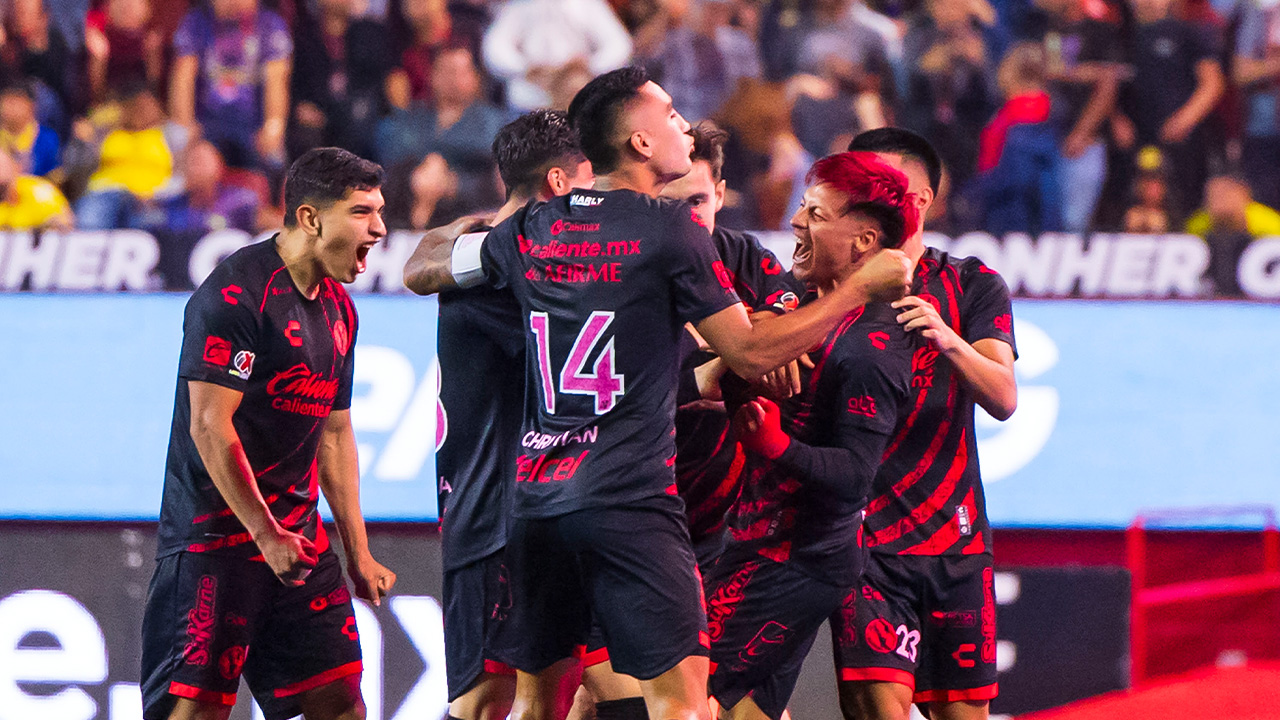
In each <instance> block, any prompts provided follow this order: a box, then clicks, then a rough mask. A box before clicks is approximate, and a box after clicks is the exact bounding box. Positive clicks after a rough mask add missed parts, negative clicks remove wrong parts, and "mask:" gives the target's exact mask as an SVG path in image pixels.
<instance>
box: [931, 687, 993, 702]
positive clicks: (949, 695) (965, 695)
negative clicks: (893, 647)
mask: <svg viewBox="0 0 1280 720" xmlns="http://www.w3.org/2000/svg"><path fill="white" fill-rule="evenodd" d="M999 694H1000V685H999V684H998V683H992V684H990V685H984V686H982V687H979V688H972V689H970V690H925V691H924V692H918V693H915V694H914V695H912V696H911V701H912V702H918V703H920V702H960V701H961V700H994V699H995V697H996V695H999Z"/></svg>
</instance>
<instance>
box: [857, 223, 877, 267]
mask: <svg viewBox="0 0 1280 720" xmlns="http://www.w3.org/2000/svg"><path fill="white" fill-rule="evenodd" d="M850 249H851V250H852V251H853V260H854V261H855V262H856V261H857V260H858V258H861V257H863V256H864V255H867V254H869V253H874V252H875V251H877V250H879V249H880V229H879V228H877V227H874V226H867V227H865V228H863V229H862V232H859V233H858V234H857V235H854V236H853V245H852V246H851V248H850Z"/></svg>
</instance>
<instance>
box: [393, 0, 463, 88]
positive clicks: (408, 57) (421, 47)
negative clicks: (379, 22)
mask: <svg viewBox="0 0 1280 720" xmlns="http://www.w3.org/2000/svg"><path fill="white" fill-rule="evenodd" d="M402 8H403V13H404V19H405V22H406V24H407V25H408V26H409V30H410V32H411V37H410V41H409V45H408V47H406V48H405V49H404V52H403V53H401V55H400V67H399V68H398V69H397V70H396V72H397V73H403V74H404V75H405V78H406V79H407V80H408V82H409V88H410V90H411V97H412V99H413V100H414V101H415V102H421V103H428V104H430V102H431V100H432V95H431V65H432V63H434V62H435V57H436V55H438V54H439V53H440V51H441V50H443V49H444V48H445V47H446V45H447V44H448V43H449V40H450V38H451V37H452V36H453V19H452V18H451V17H450V16H449V8H448V5H447V4H446V2H445V0H404V4H403V5H402Z"/></svg>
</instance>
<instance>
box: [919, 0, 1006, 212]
mask: <svg viewBox="0 0 1280 720" xmlns="http://www.w3.org/2000/svg"><path fill="white" fill-rule="evenodd" d="M925 9H926V13H925V15H924V17H922V18H921V19H919V20H918V21H917V22H916V23H915V24H913V25H912V26H911V29H909V30H908V31H907V35H906V37H905V38H904V40H903V47H904V50H905V55H906V57H907V58H910V59H911V60H912V61H913V62H914V65H913V66H912V67H911V68H910V70H909V79H908V82H907V97H906V98H905V101H904V103H903V106H902V125H904V126H905V127H907V128H909V129H911V130H914V131H916V132H918V133H920V134H921V135H923V136H924V137H925V138H926V139H928V140H929V142H931V143H933V146H934V147H936V148H938V152H939V153H940V154H941V155H942V162H943V164H944V165H945V166H946V167H947V168H948V170H949V172H950V173H951V178H952V182H953V187H954V188H956V189H957V190H961V189H963V188H964V186H965V185H966V184H967V183H968V180H969V178H970V177H971V176H972V175H973V171H974V165H975V163H976V160H977V152H978V146H977V138H978V133H979V132H980V131H981V129H982V127H983V125H984V124H986V121H987V119H988V118H989V117H990V116H991V112H992V110H994V109H995V108H994V106H995V102H994V98H993V96H992V94H991V91H990V85H991V75H992V67H993V66H992V63H991V60H990V57H989V55H988V50H987V47H986V45H985V43H984V42H983V39H982V31H981V25H980V21H981V19H982V18H983V17H985V15H984V14H983V13H982V12H979V11H980V10H981V9H982V8H981V7H979V6H978V5H977V4H975V3H972V2H970V0H926V2H925ZM955 204H959V198H958V197H957V198H953V205H955Z"/></svg>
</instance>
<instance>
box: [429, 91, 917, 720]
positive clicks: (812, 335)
mask: <svg viewBox="0 0 1280 720" xmlns="http://www.w3.org/2000/svg"><path fill="white" fill-rule="evenodd" d="M569 117H570V119H571V121H572V122H573V125H574V129H575V130H577V131H578V139H579V143H580V144H581V147H582V150H583V153H584V154H585V155H586V156H587V158H588V159H589V160H590V161H591V164H592V167H593V168H594V169H595V171H596V173H597V175H596V187H597V190H595V191H585V190H575V191H573V192H571V193H569V194H568V195H567V196H564V197H560V198H556V199H555V200H552V201H551V202H548V203H544V204H534V205H530V206H527V207H525V208H523V209H521V210H520V211H518V212H517V213H516V214H515V215H513V216H512V217H511V218H509V219H508V220H507V221H506V222H504V223H502V224H501V225H499V226H498V227H497V228H495V229H494V230H493V231H491V232H490V233H488V235H487V237H486V238H485V239H484V241H483V242H472V243H463V242H460V243H456V244H454V245H453V247H452V252H453V253H454V254H455V255H456V256H457V257H455V258H454V259H453V260H452V261H451V262H448V263H442V264H441V266H440V267H436V268H434V269H433V272H432V273H431V275H432V281H433V283H435V284H437V285H439V286H442V287H448V286H450V285H454V284H459V283H458V280H459V279H460V280H462V281H463V283H464V284H465V283H466V282H476V281H478V280H481V279H482V280H483V281H487V282H488V283H489V284H491V285H493V286H495V287H499V288H501V287H508V288H510V289H511V290H512V292H513V293H514V294H515V296H516V299H517V300H518V301H519V303H520V305H521V310H522V312H523V313H524V316H525V319H524V322H525V323H526V325H525V327H526V328H527V334H526V353H527V358H528V360H527V372H526V383H527V385H526V386H527V387H528V388H529V390H528V392H526V395H525V397H526V406H525V422H524V427H523V428H522V431H523V432H522V435H521V438H520V443H521V455H520V457H518V458H517V462H516V493H515V508H514V512H513V516H514V520H513V522H512V526H511V528H510V537H509V541H508V567H509V571H510V578H511V587H512V593H513V616H514V617H515V618H516V623H517V626H518V627H519V628H520V632H521V633H522V635H523V637H524V640H525V642H524V643H523V647H522V648H521V652H520V653H518V657H517V658H516V663H515V664H516V667H517V669H518V670H519V671H520V672H518V673H517V691H516V701H515V705H514V707H513V710H512V714H513V717H515V718H518V719H520V720H525V719H526V718H546V717H549V716H550V710H551V705H552V699H553V698H554V695H555V692H556V690H557V685H558V681H559V678H560V675H561V673H562V672H563V671H564V670H565V669H566V668H567V667H568V664H567V663H566V662H563V661H565V660H568V659H569V658H571V656H572V653H573V650H574V648H575V646H576V645H578V644H580V643H582V642H583V640H584V639H585V634H586V632H587V630H588V627H589V624H590V622H591V619H592V615H593V613H594V616H595V618H596V619H597V620H598V621H599V623H600V625H601V628H602V630H603V633H604V637H605V641H606V643H607V645H608V647H609V650H610V657H611V660H612V662H613V665H614V668H615V669H616V670H618V671H619V672H622V673H624V674H628V675H631V676H633V677H635V678H637V679H639V680H640V681H641V688H642V691H643V693H644V698H645V703H646V705H647V708H648V712H649V716H650V717H651V718H654V719H655V720H657V719H658V718H665V719H670V718H690V719H692V718H700V719H702V720H706V718H707V717H708V715H709V713H708V707H707V703H706V678H707V659H706V656H705V653H706V645H705V628H706V617H705V614H704V613H703V610H702V605H701V602H700V596H701V586H700V584H699V583H698V580H697V575H696V569H695V561H694V557H693V552H692V549H691V547H690V543H689V535H688V530H687V528H686V527H685V521H684V513H683V504H682V503H681V501H680V499H679V498H678V497H677V496H676V495H675V476H674V471H673V469H672V465H673V464H674V462H675V444H674V439H673V436H674V434H675V433H674V427H673V414H674V409H675V408H674V396H675V388H676V382H677V363H678V360H679V357H678V353H677V345H678V342H679V338H680V333H681V332H683V327H684V324H685V323H686V322H692V323H693V324H694V325H695V327H696V329H697V330H698V332H699V333H700V334H701V335H702V336H703V337H704V338H706V340H707V341H708V342H709V343H710V344H711V346H712V347H713V348H715V349H716V350H718V351H719V353H720V355H721V356H722V357H724V358H725V360H726V362H727V363H728V364H729V366H730V368H732V369H734V370H735V371H736V372H738V373H739V374H740V375H742V376H744V377H756V376H760V375H763V374H765V373H766V372H769V371H771V370H773V369H774V368H776V367H778V366H780V365H783V364H785V363H787V362H789V361H790V360H792V359H794V358H796V357H798V356H799V355H800V354H801V353H803V352H804V351H805V350H807V349H808V348H809V347H811V346H812V345H813V344H815V343H817V342H819V341H820V340H821V339H822V338H823V337H824V336H825V334H826V332H827V331H828V330H830V329H831V328H832V327H834V326H835V324H836V323H837V322H839V320H840V318H842V317H844V315H845V314H846V313H847V312H848V311H849V310H851V309H852V308H855V307H858V306H860V305H862V304H864V303H866V302H867V301H869V300H871V299H873V298H878V297H897V296H899V295H900V293H901V292H903V291H904V290H905V280H906V279H907V278H906V276H905V270H906V266H905V257H904V256H902V255H900V254H898V255H893V254H885V253H881V254H880V255H879V256H877V258H876V259H875V260H873V261H872V262H870V263H868V264H867V265H865V266H864V267H863V268H861V269H860V271H859V272H858V273H857V275H856V276H855V278H854V279H853V280H852V281H851V282H849V283H847V284H845V285H842V286H841V287H840V288H837V289H836V291H835V292H833V293H831V294H830V295H828V296H826V297H824V298H821V299H819V300H818V301H816V302H814V303H813V304H811V305H810V306H808V307H807V308H803V309H801V310H798V311H796V312H794V313H791V314H790V315H789V316H788V317H786V318H785V319H783V320H778V321H776V322H766V323H759V324H757V325H752V323H751V322H750V320H749V319H748V318H747V314H746V311H745V310H744V309H743V307H742V305H741V302H740V301H739V299H738V297H737V294H736V293H734V291H733V289H732V282H731V280H730V279H729V278H728V277H727V273H726V272H725V271H724V268H723V263H722V262H720V261H719V259H718V258H717V257H716V255H715V249H714V246H713V245H712V243H711V238H710V236H709V234H708V233H707V231H706V228H704V227H702V226H701V225H699V224H698V223H697V222H696V221H695V220H694V218H693V216H692V214H691V212H690V209H689V208H688V206H686V205H683V204H679V203H671V202H669V201H662V200H657V199H654V198H653V197H652V195H654V194H656V192H657V191H658V190H660V189H661V187H662V186H663V185H664V184H666V183H667V182H669V181H671V180H673V179H675V178H678V177H681V176H683V175H685V174H686V173H688V172H689V169H690V164H691V163H690V159H689V154H690V151H691V149H692V148H691V145H692V142H691V141H692V138H691V137H690V136H689V135H688V131H689V124H688V123H687V122H685V120H684V118H682V117H681V116H680V114H679V113H678V112H676V110H675V109H674V108H673V107H672V105H671V98H670V96H669V95H667V93H666V92H665V91H663V90H662V88H661V87H659V86H658V85H657V84H656V83H653V82H651V81H650V80H649V79H648V76H647V74H646V73H645V71H644V70H643V69H640V68H634V67H633V68H624V69H621V70H616V71H613V72H610V73H606V74H604V75H601V76H600V77H597V78H596V79H594V80H592V81H591V82H590V83H588V84H587V86H586V87H584V88H583V89H582V91H580V92H579V93H578V95H577V96H576V97H575V98H574V100H573V103H572V104H571V105H570V108H569ZM890 252H892V251H890ZM877 261H878V262H877ZM453 273H457V278H455V277H454V276H453Z"/></svg>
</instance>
